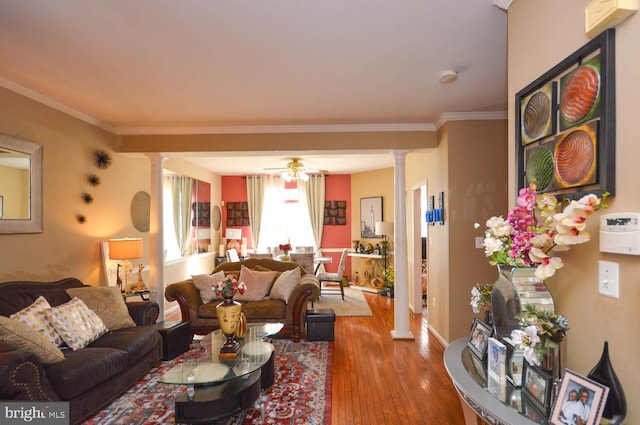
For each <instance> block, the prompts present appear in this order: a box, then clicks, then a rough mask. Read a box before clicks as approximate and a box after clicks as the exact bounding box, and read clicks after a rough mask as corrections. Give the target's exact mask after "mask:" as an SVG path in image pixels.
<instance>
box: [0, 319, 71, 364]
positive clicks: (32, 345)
mask: <svg viewBox="0 0 640 425" xmlns="http://www.w3.org/2000/svg"><path fill="white" fill-rule="evenodd" d="M13 350H25V351H29V352H31V353H33V354H35V356H36V357H37V358H38V359H39V360H40V361H41V362H42V363H46V364H50V363H58V362H61V361H62V360H64V354H62V351H60V349H59V348H58V347H56V345H55V344H53V343H52V342H51V341H49V339H48V338H47V337H45V336H44V335H43V334H41V333H40V332H39V331H37V330H35V329H33V328H32V327H30V326H28V325H26V324H24V323H22V322H19V321H18V320H15V319H10V318H8V317H3V316H0V352H6V351H13Z"/></svg>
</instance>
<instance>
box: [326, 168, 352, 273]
mask: <svg viewBox="0 0 640 425" xmlns="http://www.w3.org/2000/svg"><path fill="white" fill-rule="evenodd" d="M325 199H326V200H327V201H346V202H347V223H346V224H345V225H339V226H329V225H325V226H324V229H323V231H322V243H321V246H320V247H321V248H326V249H331V248H333V249H339V248H349V247H351V175H350V174H330V175H328V176H327V177H326V180H325ZM323 254H325V255H326V256H328V257H333V263H332V264H327V265H326V266H325V269H326V270H327V272H330V273H335V272H337V271H338V263H339V262H340V254H341V253H340V252H324V251H323ZM344 274H346V275H347V276H351V261H349V260H348V259H347V263H346V264H345V270H344Z"/></svg>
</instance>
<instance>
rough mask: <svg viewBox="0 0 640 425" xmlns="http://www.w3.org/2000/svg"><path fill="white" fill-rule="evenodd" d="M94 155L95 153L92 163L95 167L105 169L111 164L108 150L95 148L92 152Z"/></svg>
mask: <svg viewBox="0 0 640 425" xmlns="http://www.w3.org/2000/svg"><path fill="white" fill-rule="evenodd" d="M94 155H95V162H94V163H95V165H96V167H97V168H99V169H101V170H105V169H107V168H109V166H110V165H111V155H109V152H107V151H104V150H102V149H97V150H96V151H95V152H94Z"/></svg>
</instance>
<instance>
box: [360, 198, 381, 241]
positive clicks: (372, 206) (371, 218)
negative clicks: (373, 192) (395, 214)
mask: <svg viewBox="0 0 640 425" xmlns="http://www.w3.org/2000/svg"><path fill="white" fill-rule="evenodd" d="M382 219H383V215H382V196H374V197H371V198H360V237H361V238H382V237H383V235H376V233H375V230H376V222H378V221H383V220H382Z"/></svg>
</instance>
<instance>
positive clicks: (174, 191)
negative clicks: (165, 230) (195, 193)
mask: <svg viewBox="0 0 640 425" xmlns="http://www.w3.org/2000/svg"><path fill="white" fill-rule="evenodd" d="M167 177H168V179H169V181H170V184H171V205H172V206H173V229H174V231H175V236H176V242H177V243H178V248H179V249H180V255H181V256H185V255H188V254H189V246H190V245H191V191H192V188H193V179H192V178H191V177H186V176H167Z"/></svg>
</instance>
